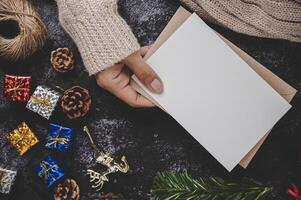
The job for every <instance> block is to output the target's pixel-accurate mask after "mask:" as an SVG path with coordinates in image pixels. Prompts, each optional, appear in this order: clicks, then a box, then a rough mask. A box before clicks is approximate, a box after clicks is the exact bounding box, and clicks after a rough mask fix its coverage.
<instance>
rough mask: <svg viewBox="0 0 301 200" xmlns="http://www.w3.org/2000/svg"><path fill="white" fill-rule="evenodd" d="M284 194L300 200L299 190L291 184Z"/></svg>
mask: <svg viewBox="0 0 301 200" xmlns="http://www.w3.org/2000/svg"><path fill="white" fill-rule="evenodd" d="M286 192H287V193H288V194H289V195H290V196H291V197H293V198H295V199H296V200H301V194H300V190H299V189H298V187H297V186H296V185H295V184H292V185H291V187H289V188H288V189H287V190H286Z"/></svg>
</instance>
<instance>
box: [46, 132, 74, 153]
mask: <svg viewBox="0 0 301 200" xmlns="http://www.w3.org/2000/svg"><path fill="white" fill-rule="evenodd" d="M61 132H62V127H60V129H59V130H58V131H57V136H56V137H55V138H52V139H51V140H52V142H50V143H48V144H47V145H46V146H47V147H49V146H50V145H53V144H54V147H55V148H57V143H62V144H65V143H67V142H69V141H70V139H69V138H63V137H59V135H60V133H61Z"/></svg>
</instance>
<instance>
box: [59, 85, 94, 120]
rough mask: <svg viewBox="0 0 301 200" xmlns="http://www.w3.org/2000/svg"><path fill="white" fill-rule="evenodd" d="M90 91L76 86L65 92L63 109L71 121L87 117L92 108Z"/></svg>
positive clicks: (62, 103)
mask: <svg viewBox="0 0 301 200" xmlns="http://www.w3.org/2000/svg"><path fill="white" fill-rule="evenodd" d="M91 102H92V100H91V96H90V94H89V91H88V90H87V89H85V88H82V87H80V86H74V87H72V88H70V89H68V90H66V91H65V92H64V95H63V97H62V102H61V107H62V109H63V111H64V113H66V114H67V116H68V117H69V119H76V118H79V117H83V116H85V115H86V114H87V113H88V112H89V110H90V107H91Z"/></svg>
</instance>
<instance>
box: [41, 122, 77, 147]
mask: <svg viewBox="0 0 301 200" xmlns="http://www.w3.org/2000/svg"><path fill="white" fill-rule="evenodd" d="M73 135H74V130H73V129H72V128H66V127H62V126H60V125H57V124H49V127H48V133H47V138H46V140H47V143H46V147H47V148H50V149H57V150H59V151H62V152H66V151H67V150H68V148H69V147H70V145H71V139H72V137H73Z"/></svg>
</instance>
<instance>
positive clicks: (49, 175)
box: [38, 156, 65, 188]
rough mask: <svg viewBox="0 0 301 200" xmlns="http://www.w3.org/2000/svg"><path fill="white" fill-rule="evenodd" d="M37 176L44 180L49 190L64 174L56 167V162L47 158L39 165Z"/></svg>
mask: <svg viewBox="0 0 301 200" xmlns="http://www.w3.org/2000/svg"><path fill="white" fill-rule="evenodd" d="M38 175H39V177H41V178H43V179H44V182H45V184H46V185H47V187H48V188H49V187H51V186H52V185H53V184H54V183H55V182H56V181H58V180H59V179H61V178H62V177H63V176H64V175H65V174H64V172H63V170H62V169H61V168H60V167H59V166H58V165H57V163H56V161H55V160H53V159H52V157H50V156H48V157H47V158H46V159H45V160H43V161H42V162H41V163H40V164H39V167H38Z"/></svg>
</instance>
